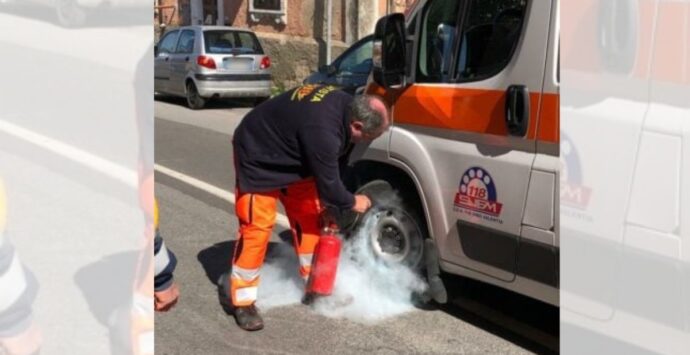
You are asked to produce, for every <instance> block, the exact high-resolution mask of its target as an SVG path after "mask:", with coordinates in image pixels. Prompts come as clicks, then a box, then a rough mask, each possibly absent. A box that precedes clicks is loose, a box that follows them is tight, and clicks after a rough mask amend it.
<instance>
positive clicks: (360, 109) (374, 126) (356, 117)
mask: <svg viewBox="0 0 690 355" xmlns="http://www.w3.org/2000/svg"><path fill="white" fill-rule="evenodd" d="M372 100H381V99H380V98H379V97H377V96H373V95H357V96H355V98H354V100H352V102H351V103H350V120H352V121H355V122H362V126H363V127H362V132H364V133H366V134H374V133H376V132H377V131H378V130H379V129H380V128H381V126H382V125H383V115H381V112H379V111H377V110H374V109H373V108H371V101H372ZM381 101H383V100H381Z"/></svg>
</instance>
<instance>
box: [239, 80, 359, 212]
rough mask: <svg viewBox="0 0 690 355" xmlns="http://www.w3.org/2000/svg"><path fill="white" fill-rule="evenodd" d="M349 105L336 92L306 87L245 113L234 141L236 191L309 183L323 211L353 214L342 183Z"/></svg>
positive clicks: (347, 99) (347, 149)
mask: <svg viewBox="0 0 690 355" xmlns="http://www.w3.org/2000/svg"><path fill="white" fill-rule="evenodd" d="M352 99H353V97H352V96H351V95H350V94H348V93H345V92H343V91H340V90H337V89H336V87H334V86H319V85H305V86H301V87H298V88H296V89H293V90H290V91H288V92H286V93H284V94H281V95H279V96H277V97H275V98H273V99H271V100H269V101H266V102H264V103H262V104H261V105H259V106H257V107H256V108H254V109H253V110H252V111H251V112H249V113H248V114H247V116H245V117H244V119H243V120H242V123H240V125H239V126H238V127H237V129H236V130H235V134H234V139H233V146H234V149H235V167H236V172H237V181H238V188H239V190H240V191H241V192H244V193H251V192H266V191H270V190H276V189H281V188H284V187H287V186H288V185H289V184H291V183H294V182H296V181H299V180H302V179H305V178H307V177H313V178H314V179H315V181H316V186H317V189H318V192H319V197H320V199H321V201H322V202H323V203H324V204H325V207H336V208H338V209H340V210H344V209H350V208H352V206H353V205H354V196H353V195H352V194H351V193H350V192H349V191H347V190H346V189H345V186H344V185H343V183H342V181H341V179H340V169H341V167H344V166H345V164H346V163H347V159H348V155H349V152H350V151H351V146H352V145H351V144H350V136H351V131H350V119H349V117H348V106H349V104H350V102H352Z"/></svg>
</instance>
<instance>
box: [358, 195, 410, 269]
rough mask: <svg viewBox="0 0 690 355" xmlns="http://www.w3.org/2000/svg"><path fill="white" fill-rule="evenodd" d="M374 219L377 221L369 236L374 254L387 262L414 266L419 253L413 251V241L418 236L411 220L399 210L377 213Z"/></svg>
mask: <svg viewBox="0 0 690 355" xmlns="http://www.w3.org/2000/svg"><path fill="white" fill-rule="evenodd" d="M375 218H377V219H378V221H377V223H376V226H375V228H374V230H373V231H372V233H371V234H370V236H369V241H370V243H371V246H372V250H373V252H374V254H375V255H376V256H377V257H379V258H381V259H382V260H384V261H387V262H392V263H406V264H413V265H414V264H416V263H417V262H418V261H419V258H420V257H421V253H417V250H414V248H415V245H416V244H418V243H415V240H416V239H417V238H420V234H419V229H418V227H417V225H416V224H415V223H414V221H413V219H412V218H410V216H409V215H408V214H407V213H406V212H404V211H403V210H399V209H388V210H383V211H379V212H377V213H376V215H375ZM415 254H419V255H415Z"/></svg>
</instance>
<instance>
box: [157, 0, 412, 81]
mask: <svg viewBox="0 0 690 355" xmlns="http://www.w3.org/2000/svg"><path fill="white" fill-rule="evenodd" d="M156 1H157V2H156V3H155V9H156V11H155V12H154V14H155V17H154V21H155V22H154V23H155V24H156V28H157V33H160V30H161V28H163V29H164V28H171V27H177V26H184V25H190V24H206V25H226V26H233V27H241V28H249V29H251V30H253V31H255V32H256V34H257V36H258V37H259V38H260V40H261V42H262V44H263V46H264V50H265V51H266V52H267V54H268V55H269V56H270V57H271V60H272V63H273V64H272V69H273V76H274V83H275V85H276V86H278V87H280V88H290V87H293V86H296V85H298V84H299V83H301V81H302V80H303V79H304V78H305V77H306V76H307V75H308V74H309V73H311V72H312V71H314V70H316V69H317V68H318V67H319V66H321V65H324V64H327V63H328V58H327V40H326V39H327V32H328V27H327V21H328V9H327V0H156ZM413 2H414V1H413V0H331V27H330V28H331V42H330V44H331V60H332V59H334V58H335V57H336V56H337V55H338V54H340V53H342V51H344V50H345V49H346V48H347V47H348V46H349V45H350V44H352V43H354V42H355V41H357V40H358V39H359V38H362V37H364V36H366V35H368V34H370V33H372V32H373V30H374V26H375V25H376V21H377V20H378V18H379V17H381V16H383V15H385V14H387V13H392V12H403V11H404V10H405V9H406V8H407V7H409V6H410V5H411V4H412V3H413Z"/></svg>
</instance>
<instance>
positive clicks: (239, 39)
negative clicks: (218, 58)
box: [204, 30, 264, 54]
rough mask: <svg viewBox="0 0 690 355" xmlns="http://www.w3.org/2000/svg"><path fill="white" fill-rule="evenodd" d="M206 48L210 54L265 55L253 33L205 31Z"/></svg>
mask: <svg viewBox="0 0 690 355" xmlns="http://www.w3.org/2000/svg"><path fill="white" fill-rule="evenodd" d="M204 46H205V47H206V53H210V54H263V53H264V52H263V49H262V48H261V44H259V40H258V39H257V38H256V36H255V35H254V34H253V33H251V32H243V31H227V30H208V31H204Z"/></svg>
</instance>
